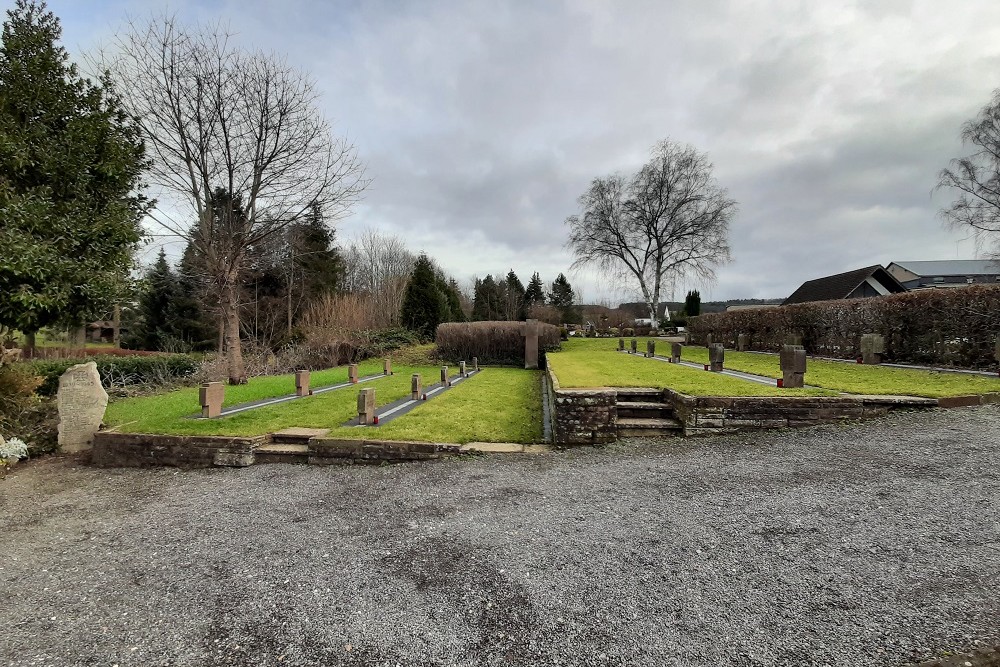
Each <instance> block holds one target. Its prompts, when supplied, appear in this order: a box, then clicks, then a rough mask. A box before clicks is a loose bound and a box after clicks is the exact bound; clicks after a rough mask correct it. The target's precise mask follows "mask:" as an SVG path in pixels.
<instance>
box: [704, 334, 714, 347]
mask: <svg viewBox="0 0 1000 667" xmlns="http://www.w3.org/2000/svg"><path fill="white" fill-rule="evenodd" d="M713 344H714V343H713V341H712V334H705V347H707V348H709V349H711V348H712V345H713Z"/></svg>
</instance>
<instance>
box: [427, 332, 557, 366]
mask: <svg viewBox="0 0 1000 667" xmlns="http://www.w3.org/2000/svg"><path fill="white" fill-rule="evenodd" d="M435 342H436V343H437V354H438V356H439V357H441V358H442V359H446V360H449V361H460V360H465V361H468V360H470V359H472V357H477V358H478V359H479V363H488V364H511V365H515V364H516V365H523V364H524V322H451V323H448V324H442V325H440V326H439V327H438V328H437V336H436V341H435ZM538 349H539V351H551V350H558V349H559V327H557V326H553V325H551V324H545V323H543V322H539V323H538Z"/></svg>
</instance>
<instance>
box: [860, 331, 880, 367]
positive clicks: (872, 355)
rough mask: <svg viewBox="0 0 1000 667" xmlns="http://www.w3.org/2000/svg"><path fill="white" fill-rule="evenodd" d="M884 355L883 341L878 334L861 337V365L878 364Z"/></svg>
mask: <svg viewBox="0 0 1000 667" xmlns="http://www.w3.org/2000/svg"><path fill="white" fill-rule="evenodd" d="M884 353H885V339H884V338H882V336H880V335H878V334H864V335H863V336H861V363H863V364H880V363H882V355H883V354H884Z"/></svg>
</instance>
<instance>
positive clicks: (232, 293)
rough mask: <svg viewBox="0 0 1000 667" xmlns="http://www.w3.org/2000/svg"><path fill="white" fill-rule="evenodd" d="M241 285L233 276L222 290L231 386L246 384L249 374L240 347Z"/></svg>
mask: <svg viewBox="0 0 1000 667" xmlns="http://www.w3.org/2000/svg"><path fill="white" fill-rule="evenodd" d="M238 292H239V284H238V282H237V281H236V277H235V276H232V277H231V278H230V279H229V280H227V281H226V284H225V286H224V287H223V289H222V299H221V303H220V305H221V306H222V322H223V326H224V330H225V342H226V361H227V366H228V368H229V384H246V383H247V373H246V368H245V367H244V365H243V349H242V347H241V346H240V312H239V294H238Z"/></svg>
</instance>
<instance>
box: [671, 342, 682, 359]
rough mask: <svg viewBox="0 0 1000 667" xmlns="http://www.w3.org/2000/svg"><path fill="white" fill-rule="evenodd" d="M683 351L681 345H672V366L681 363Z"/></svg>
mask: <svg viewBox="0 0 1000 667" xmlns="http://www.w3.org/2000/svg"><path fill="white" fill-rule="evenodd" d="M681 349H682V346H681V344H680V343H671V344H670V363H672V364H679V363H681Z"/></svg>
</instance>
